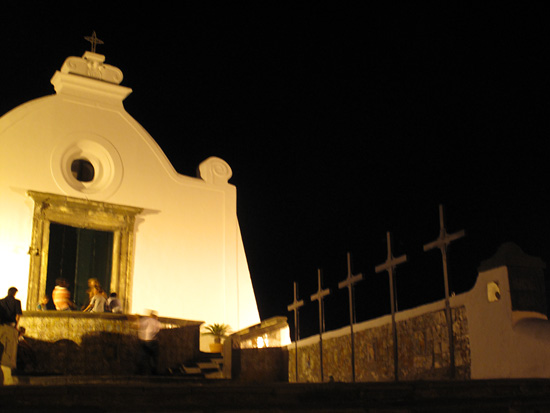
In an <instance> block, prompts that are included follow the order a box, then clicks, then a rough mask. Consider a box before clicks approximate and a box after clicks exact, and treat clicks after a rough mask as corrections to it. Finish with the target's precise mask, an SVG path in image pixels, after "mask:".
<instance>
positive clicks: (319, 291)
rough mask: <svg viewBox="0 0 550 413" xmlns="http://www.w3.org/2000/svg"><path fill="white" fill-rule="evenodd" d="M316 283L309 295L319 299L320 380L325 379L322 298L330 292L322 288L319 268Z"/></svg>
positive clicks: (323, 309) (323, 310) (312, 298)
mask: <svg viewBox="0 0 550 413" xmlns="http://www.w3.org/2000/svg"><path fill="white" fill-rule="evenodd" d="M317 285H318V289H317V292H316V293H315V294H312V295H311V301H315V300H317V301H319V353H320V360H321V381H325V379H324V372H323V332H324V331H325V305H324V303H323V298H324V297H326V296H327V295H329V294H330V289H328V288H325V289H324V290H323V288H322V277H321V270H320V269H318V270H317Z"/></svg>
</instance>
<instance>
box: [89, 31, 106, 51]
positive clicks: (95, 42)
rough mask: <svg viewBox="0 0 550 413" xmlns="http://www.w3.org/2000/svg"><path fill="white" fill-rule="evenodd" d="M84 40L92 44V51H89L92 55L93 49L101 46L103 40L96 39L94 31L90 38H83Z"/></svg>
mask: <svg viewBox="0 0 550 413" xmlns="http://www.w3.org/2000/svg"><path fill="white" fill-rule="evenodd" d="M84 39H86V40H87V41H89V42H90V43H91V44H92V50H91V52H92V53H95V48H96V46H97V45H98V44H103V40H100V39H99V38H98V37H97V35H96V34H95V30H94V32H93V33H92V35H91V36H84Z"/></svg>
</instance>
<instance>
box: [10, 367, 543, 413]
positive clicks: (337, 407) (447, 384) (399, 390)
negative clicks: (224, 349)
mask: <svg viewBox="0 0 550 413" xmlns="http://www.w3.org/2000/svg"><path fill="white" fill-rule="evenodd" d="M50 411H55V412H57V413H60V412H79V413H82V412H85V413H88V412H196V413H199V412H200V413H202V412H204V413H206V412H219V413H229V412H231V413H237V412H246V413H252V412H293V413H298V412H335V413H340V412H342V413H344V412H369V413H373V412H392V413H395V412H399V413H405V412H445V413H455V412H456V413H458V412H461V413H462V412H507V413H511V412H513V413H515V412H533V413H534V412H538V413H545V412H548V413H550V380H488V381H441V382H403V383H358V384H351V383H325V384H308V383H297V384H291V383H243V382H236V381H226V380H189V379H187V380H186V379H183V378H174V377H136V376H131V377H45V378H33V379H32V380H30V381H29V384H19V385H13V386H4V387H0V412H2V413H4V412H5V413H10V412H19V413H26V412H33V413H34V412H50Z"/></svg>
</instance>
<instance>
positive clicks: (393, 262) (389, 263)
mask: <svg viewBox="0 0 550 413" xmlns="http://www.w3.org/2000/svg"><path fill="white" fill-rule="evenodd" d="M386 241H387V246H388V259H387V260H386V262H385V263H384V264H380V265H377V266H376V267H374V270H375V271H376V272H377V273H379V272H382V271H387V272H388V274H389V278H390V305H391V327H392V333H393V366H394V376H395V381H399V357H398V346H397V325H396V323H395V294H394V293H395V283H394V279H393V271H394V270H395V267H396V266H397V265H399V264H402V263H404V262H407V256H406V255H402V256H400V257H397V258H395V257H394V256H393V254H392V250H391V235H390V233H389V232H386Z"/></svg>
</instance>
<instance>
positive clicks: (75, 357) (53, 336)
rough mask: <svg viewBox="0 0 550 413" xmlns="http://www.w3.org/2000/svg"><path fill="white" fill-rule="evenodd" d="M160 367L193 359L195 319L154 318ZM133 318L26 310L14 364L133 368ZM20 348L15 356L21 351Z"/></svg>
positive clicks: (100, 370) (34, 368)
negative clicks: (26, 346) (22, 345)
mask: <svg viewBox="0 0 550 413" xmlns="http://www.w3.org/2000/svg"><path fill="white" fill-rule="evenodd" d="M159 320H160V321H161V323H162V324H163V329H162V330H161V331H160V333H159V345H160V358H159V371H160V372H162V371H165V370H166V369H167V368H169V367H174V366H177V365H179V364H181V363H183V362H186V361H189V360H193V359H196V358H197V357H198V355H199V326H200V322H195V321H186V320H173V319H163V318H160V319H159ZM134 321H135V320H134V319H133V318H132V317H128V316H126V315H119V314H110V313H102V314H97V313H96V314H94V313H82V312H56V311H46V312H35V311H26V312H24V314H23V317H22V318H21V321H20V326H22V327H25V330H26V333H25V337H26V339H25V341H26V342H27V343H28V344H29V346H30V348H31V349H32V351H27V352H26V355H25V358H26V360H25V359H24V360H22V361H23V364H24V365H21V364H22V363H19V364H18V366H17V367H18V370H23V372H24V373H34V374H68V375H103V374H120V375H124V374H133V373H134V372H135V370H136V366H137V361H138V355H139V341H138V338H137V331H136V330H135V328H133V323H134ZM24 352H25V350H23V351H22V352H20V354H19V356H20V357H19V358H21V356H22V353H24Z"/></svg>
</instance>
